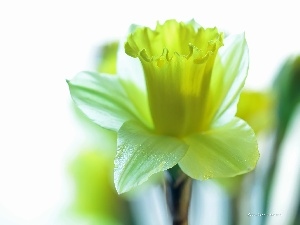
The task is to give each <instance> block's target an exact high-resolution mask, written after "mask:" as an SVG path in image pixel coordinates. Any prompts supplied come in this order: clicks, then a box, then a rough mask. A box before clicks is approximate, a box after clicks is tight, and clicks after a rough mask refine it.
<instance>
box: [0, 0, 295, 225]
mask: <svg viewBox="0 0 300 225" xmlns="http://www.w3.org/2000/svg"><path fill="white" fill-rule="evenodd" d="M171 18H174V19H177V20H183V21H187V20H190V19H192V18H194V19H195V20H196V21H197V22H198V23H199V24H201V25H203V26H205V27H210V26H217V27H221V28H223V29H225V30H227V31H229V32H243V31H245V32H246V38H247V41H248V44H249V48H250V57H251V58H250V71H249V76H248V80H247V84H246V85H247V87H250V88H255V89H266V88H268V87H269V85H270V84H271V82H272V79H273V76H274V73H275V72H276V70H277V69H278V67H279V66H280V63H281V62H282V60H283V59H285V57H286V56H288V55H289V54H293V53H299V52H300V42H299V40H300V30H299V22H300V14H299V7H298V4H297V1H289V0H284V1H257V2H256V1H222V0H220V1H216V0H215V1H212V0H210V1H201V0H198V1H191V0H184V1H174V0H173V1H162V0H157V1H156V0H148V1H133V0H127V1H121V0H120V1H117V0H109V1H100V0H98V1H92V0H84V1H78V0H72V1H71V0H60V1H56V0H53V1H45V0H39V1H34V0H28V1H21V0H19V1H16V0H15V1H14V0H11V1H1V2H0V131H1V133H0V135H1V136H0V224H1V225H2V224H3V225H26V224H30V225H44V224H55V222H53V221H52V219H53V218H55V217H56V215H57V214H58V213H59V212H60V209H61V208H63V207H64V204H66V202H67V201H68V198H69V195H70V190H69V188H70V187H69V186H70V185H69V181H68V178H67V175H66V172H65V171H66V164H67V162H68V161H69V159H70V157H71V156H72V155H73V149H74V146H76V143H78V142H80V141H82V140H84V139H85V138H86V137H85V134H84V132H83V131H82V130H80V127H79V126H78V124H77V123H76V120H75V119H74V116H73V115H72V113H71V109H70V96H69V92H68V87H67V84H66V82H65V79H70V78H72V77H73V76H74V75H75V74H76V73H77V72H80V71H82V70H88V69H92V68H93V66H94V65H93V62H94V61H93V60H94V57H95V51H96V49H97V47H98V46H99V45H101V44H102V43H104V42H105V41H107V40H112V39H117V38H119V37H123V35H124V34H125V32H126V31H127V29H128V27H129V25H130V24H131V23H137V24H142V25H151V26H153V25H155V23H156V21H157V20H160V21H164V20H165V19H171Z"/></svg>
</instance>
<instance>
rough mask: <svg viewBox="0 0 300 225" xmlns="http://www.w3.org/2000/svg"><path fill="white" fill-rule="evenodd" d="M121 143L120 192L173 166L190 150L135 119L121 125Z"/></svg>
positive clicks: (118, 158) (117, 181)
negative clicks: (155, 132) (150, 129)
mask: <svg viewBox="0 0 300 225" xmlns="http://www.w3.org/2000/svg"><path fill="white" fill-rule="evenodd" d="M117 145H118V149H117V156H116V158H115V171H114V180H115V186H116V189H117V191H118V193H123V192H126V191H129V190H130V189H131V188H133V187H135V186H137V185H139V184H141V183H143V182H145V181H146V180H147V179H148V178H149V177H150V176H151V175H153V174H155V173H158V172H160V171H164V170H167V169H169V168H171V167H173V166H174V165H176V164H177V163H178V162H179V160H180V159H182V157H183V156H184V154H185V153H186V151H187V149H188V146H187V145H186V144H185V143H184V142H183V141H181V140H179V139H177V138H173V137H169V136H162V135H154V134H153V133H152V132H151V131H149V130H147V129H145V128H144V127H142V126H141V125H140V124H138V123H136V122H133V121H128V122H126V123H124V124H123V126H122V127H121V128H120V130H119V132H118V143H117Z"/></svg>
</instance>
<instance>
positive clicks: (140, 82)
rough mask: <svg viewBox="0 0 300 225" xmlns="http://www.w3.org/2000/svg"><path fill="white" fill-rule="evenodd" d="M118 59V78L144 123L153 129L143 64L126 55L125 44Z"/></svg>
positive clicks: (119, 50) (120, 48) (118, 53)
mask: <svg viewBox="0 0 300 225" xmlns="http://www.w3.org/2000/svg"><path fill="white" fill-rule="evenodd" d="M117 59H118V60H117V72H118V76H119V77H120V81H121V84H122V85H123V87H124V88H125V90H126V92H127V95H128V98H129V99H130V101H131V102H132V104H133V105H134V106H135V108H136V109H137V110H138V113H139V114H140V115H141V116H142V117H143V118H144V120H143V122H144V123H145V124H147V125H148V127H153V122H152V118H151V114H150V109H149V104H148V96H147V91H146V84H145V78H144V72H143V68H142V65H141V62H140V61H139V60H138V59H135V58H132V57H130V56H128V55H127V54H126V53H125V50H124V45H123V44H121V46H120V47H119V49H118V52H117Z"/></svg>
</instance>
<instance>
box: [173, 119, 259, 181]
mask: <svg viewBox="0 0 300 225" xmlns="http://www.w3.org/2000/svg"><path fill="white" fill-rule="evenodd" d="M185 141H186V143H187V144H189V145H190V147H189V149H188V151H187V153H186V155H185V156H184V158H183V159H182V160H181V161H180V162H179V166H180V167H181V169H182V170H183V171H184V172H185V173H186V174H187V175H189V176H190V177H192V178H194V179H201V180H203V179H209V178H221V177H232V176H236V175H239V174H243V173H247V172H249V171H251V170H253V169H254V168H255V166H256V163H257V160H258V158H259V152H258V148H257V142H256V138H255V134H254V132H253V130H252V129H251V128H250V126H248V125H247V124H246V122H244V121H243V120H241V119H239V118H237V117H236V118H234V119H233V120H232V121H231V122H230V123H228V124H226V125H224V126H222V127H219V128H215V129H213V130H211V131H208V132H205V133H202V134H195V135H191V136H189V137H187V138H186V139H185Z"/></svg>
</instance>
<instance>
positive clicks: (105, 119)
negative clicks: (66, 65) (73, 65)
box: [67, 72, 143, 131]
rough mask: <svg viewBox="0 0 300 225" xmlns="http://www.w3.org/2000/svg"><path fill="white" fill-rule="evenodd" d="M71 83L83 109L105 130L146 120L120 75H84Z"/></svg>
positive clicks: (90, 73)
mask: <svg viewBox="0 0 300 225" xmlns="http://www.w3.org/2000/svg"><path fill="white" fill-rule="evenodd" d="M67 83H68V84H69V89H70V93H71V96H72V98H73V100H74V102H75V104H76V105H77V106H78V107H79V109H80V110H81V111H82V112H83V113H84V114H85V115H86V116H87V117H88V118H90V119H91V120H93V121H94V122H95V123H97V124H99V125H100V126H102V127H104V128H107V129H110V130H114V131H117V130H118V129H119V128H120V127H121V125H122V124H123V123H124V122H125V121H127V120H143V119H140V118H139V117H138V116H137V115H138V114H137V112H136V109H135V107H134V105H133V104H132V103H131V102H130V100H129V98H128V95H127V93H126V92H125V91H124V88H123V86H122V85H121V84H120V81H119V79H118V77H116V76H111V75H102V74H98V73H93V72H81V73H79V74H77V75H76V76H75V77H74V78H73V79H72V80H70V81H67Z"/></svg>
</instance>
